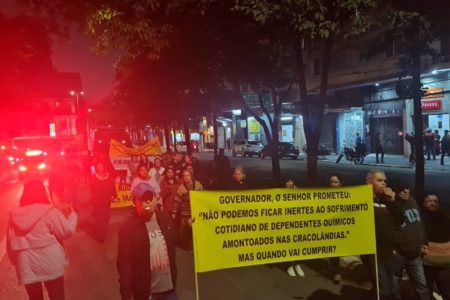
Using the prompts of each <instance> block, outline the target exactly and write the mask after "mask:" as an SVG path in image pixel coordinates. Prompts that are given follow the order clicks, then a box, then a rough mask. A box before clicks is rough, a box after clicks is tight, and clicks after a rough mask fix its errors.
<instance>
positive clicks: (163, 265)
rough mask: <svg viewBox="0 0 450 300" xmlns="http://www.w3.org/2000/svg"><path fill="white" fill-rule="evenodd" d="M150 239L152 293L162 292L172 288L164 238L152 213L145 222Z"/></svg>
mask: <svg viewBox="0 0 450 300" xmlns="http://www.w3.org/2000/svg"><path fill="white" fill-rule="evenodd" d="M145 225H146V226H147V231H148V237H149V239H150V269H151V272H152V293H162V292H167V291H170V290H172V289H173V283H172V276H171V273H170V261H169V253H168V251H167V244H166V240H165V239H164V235H163V234H162V231H161V228H160V227H159V225H158V222H157V221H156V216H155V214H153V216H152V218H151V219H150V221H148V222H146V223H145Z"/></svg>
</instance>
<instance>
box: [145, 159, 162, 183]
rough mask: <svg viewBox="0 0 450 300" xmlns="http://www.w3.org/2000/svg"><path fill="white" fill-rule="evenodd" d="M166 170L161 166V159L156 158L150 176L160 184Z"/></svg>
mask: <svg viewBox="0 0 450 300" xmlns="http://www.w3.org/2000/svg"><path fill="white" fill-rule="evenodd" d="M164 170H165V168H164V167H163V166H162V165H161V159H160V158H159V157H156V158H155V159H154V160H153V167H152V168H151V169H150V170H149V175H150V177H152V178H155V180H156V182H158V183H160V181H161V179H162V176H163V174H164Z"/></svg>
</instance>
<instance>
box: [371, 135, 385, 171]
mask: <svg viewBox="0 0 450 300" xmlns="http://www.w3.org/2000/svg"><path fill="white" fill-rule="evenodd" d="M373 142H374V146H375V155H376V158H377V164H378V163H379V162H380V161H379V160H378V155H379V154H381V163H384V150H383V146H382V145H381V138H380V133H379V132H377V133H376V134H375V138H374V141H373Z"/></svg>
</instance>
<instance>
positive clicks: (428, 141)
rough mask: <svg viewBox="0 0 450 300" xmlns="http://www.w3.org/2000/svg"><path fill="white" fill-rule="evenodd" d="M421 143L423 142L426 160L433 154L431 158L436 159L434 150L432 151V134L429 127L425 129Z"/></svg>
mask: <svg viewBox="0 0 450 300" xmlns="http://www.w3.org/2000/svg"><path fill="white" fill-rule="evenodd" d="M423 143H424V144H425V150H426V153H427V160H430V156H433V160H436V152H435V151H434V150H435V149H434V134H433V131H432V130H431V129H427V131H426V132H425V134H424V136H423Z"/></svg>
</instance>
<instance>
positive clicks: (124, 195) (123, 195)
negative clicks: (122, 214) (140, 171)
mask: <svg viewBox="0 0 450 300" xmlns="http://www.w3.org/2000/svg"><path fill="white" fill-rule="evenodd" d="M115 186H116V193H117V199H118V201H116V202H113V203H111V207H112V208H118V207H128V206H132V205H133V200H132V196H131V184H128V183H118V182H116V183H115Z"/></svg>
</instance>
